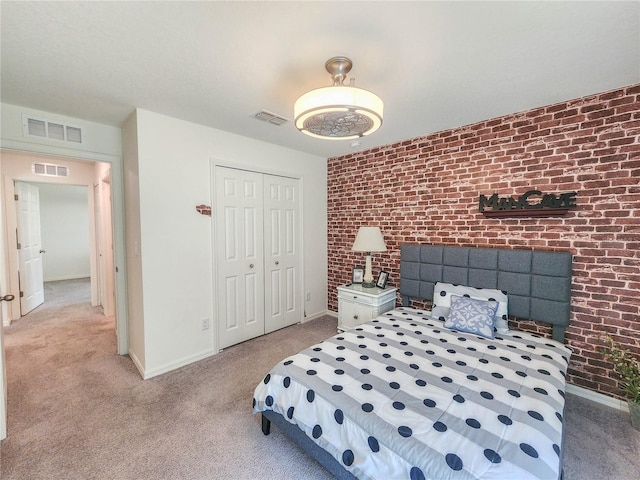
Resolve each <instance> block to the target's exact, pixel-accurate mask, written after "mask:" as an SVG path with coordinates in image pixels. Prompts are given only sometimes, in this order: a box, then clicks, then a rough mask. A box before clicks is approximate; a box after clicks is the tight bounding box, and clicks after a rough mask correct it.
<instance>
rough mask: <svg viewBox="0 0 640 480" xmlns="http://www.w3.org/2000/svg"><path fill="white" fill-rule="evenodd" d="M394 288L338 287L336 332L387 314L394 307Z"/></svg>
mask: <svg viewBox="0 0 640 480" xmlns="http://www.w3.org/2000/svg"><path fill="white" fill-rule="evenodd" d="M396 290H397V289H396V288H392V287H389V288H384V289H382V288H365V287H362V286H361V285H344V286H340V287H338V330H347V329H349V328H353V327H355V326H358V325H360V324H361V323H364V322H368V321H369V320H371V319H373V318H375V317H377V316H378V315H380V314H382V313H385V312H388V311H389V310H391V309H393V308H394V307H395V305H396Z"/></svg>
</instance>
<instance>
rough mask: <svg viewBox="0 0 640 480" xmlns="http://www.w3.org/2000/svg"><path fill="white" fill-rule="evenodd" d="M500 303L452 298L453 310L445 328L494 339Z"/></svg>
mask: <svg viewBox="0 0 640 480" xmlns="http://www.w3.org/2000/svg"><path fill="white" fill-rule="evenodd" d="M497 309H498V302H496V301H491V300H476V299H475V298H469V297H459V296H457V295H453V296H452V297H451V309H450V310H449V317H448V318H447V321H446V322H444V326H445V327H447V328H450V329H451V330H457V331H459V332H467V333H473V334H474V335H480V336H482V337H486V338H491V339H493V323H494V319H495V316H496V310H497Z"/></svg>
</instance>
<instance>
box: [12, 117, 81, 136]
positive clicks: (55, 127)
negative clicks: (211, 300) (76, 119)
mask: <svg viewBox="0 0 640 480" xmlns="http://www.w3.org/2000/svg"><path fill="white" fill-rule="evenodd" d="M22 133H23V135H24V136H25V137H40V138H50V139H52V140H59V141H62V142H73V143H82V140H83V138H84V134H83V132H82V128H81V127H77V126H72V125H64V124H62V123H60V122H52V121H49V120H46V119H44V118H36V117H31V116H28V115H25V114H23V115H22Z"/></svg>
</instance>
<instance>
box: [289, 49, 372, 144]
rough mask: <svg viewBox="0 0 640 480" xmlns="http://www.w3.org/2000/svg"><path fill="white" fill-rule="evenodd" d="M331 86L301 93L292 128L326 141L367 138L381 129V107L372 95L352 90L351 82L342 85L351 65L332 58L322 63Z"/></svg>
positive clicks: (342, 58) (353, 84)
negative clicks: (329, 76) (294, 127)
mask: <svg viewBox="0 0 640 480" xmlns="http://www.w3.org/2000/svg"><path fill="white" fill-rule="evenodd" d="M324 66H325V68H326V69H327V72H329V73H330V74H331V78H332V79H333V86H331V87H324V88H317V89H315V90H312V91H310V92H307V93H305V94H304V95H302V96H301V97H300V98H298V100H297V101H296V103H295V105H294V106H293V118H294V121H295V125H296V128H297V129H298V130H300V131H301V132H302V133H304V134H306V135H310V136H312V137H316V138H322V139H327V140H349V139H353V138H359V137H363V136H365V135H369V134H371V133H373V132H375V131H376V130H378V129H379V128H380V125H382V114H383V109H384V105H383V103H382V100H381V99H380V97H378V96H377V95H376V94H375V93H372V92H370V91H368V90H364V89H362V88H356V86H355V83H354V82H355V80H354V79H353V78H352V79H351V83H350V84H349V85H345V84H344V80H345V78H346V75H347V73H349V72H350V71H351V67H352V66H353V63H352V62H351V60H350V59H348V58H347V57H333V58H330V59H329V60H327V63H325V65H324Z"/></svg>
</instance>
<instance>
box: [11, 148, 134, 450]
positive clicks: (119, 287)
mask: <svg viewBox="0 0 640 480" xmlns="http://www.w3.org/2000/svg"><path fill="white" fill-rule="evenodd" d="M3 143H5V145H4V146H3V148H2V152H13V153H18V154H23V155H27V156H32V157H33V156H37V157H38V158H51V159H54V160H55V159H59V158H65V159H69V160H76V161H77V160H80V161H88V162H94V163H95V162H105V163H108V164H109V165H110V166H109V168H110V171H111V181H112V182H111V202H110V206H111V217H112V219H111V221H112V227H113V230H112V237H113V253H114V261H113V269H114V284H115V305H116V312H115V318H116V338H117V347H118V348H117V350H118V354H120V355H126V354H127V353H129V320H128V315H127V313H128V312H127V308H128V306H127V283H126V282H127V269H126V255H125V235H124V225H125V221H124V215H125V213H124V172H123V162H122V157H116V156H112V155H106V154H99V153H95V152H84V151H78V152H73V154H71V155H55V154H52V153H51V152H50V150H49V149H50V147H48V146H47V145H36V144H31V147H33V148H34V149H29V148H11V147H8V146H7V145H6V144H10V143H11V142H4V141H3ZM0 175H1V177H4V176H5V173H4V166H3V164H2V156H1V155H0ZM1 177H0V178H1ZM0 182H1V180H0ZM1 183H4V182H1ZM5 193H6V192H5ZM11 205H12V206H13V202H11ZM14 210H15V209H14ZM6 212H7V205H6V202H5V199H4V197H3V196H2V195H0V294H2V295H5V294H8V293H11V292H8V291H6V289H7V287H8V285H7V279H8V275H7V271H6V259H7V258H8V253H7V245H6V242H5V239H6V238H7V232H6V231H5V230H6ZM13 294H14V295H15V293H13ZM5 305H6V302H0V309H3V310H2V312H1V313H2V314H0V440H2V439H3V438H6V436H7V409H6V401H7V375H6V368H5V358H4V335H3V332H2V330H3V328H4V327H3V323H2V322H3V314H6V313H7V310H6V309H5V308H6V307H5Z"/></svg>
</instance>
